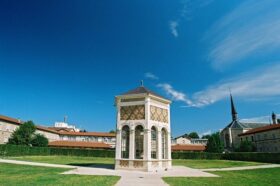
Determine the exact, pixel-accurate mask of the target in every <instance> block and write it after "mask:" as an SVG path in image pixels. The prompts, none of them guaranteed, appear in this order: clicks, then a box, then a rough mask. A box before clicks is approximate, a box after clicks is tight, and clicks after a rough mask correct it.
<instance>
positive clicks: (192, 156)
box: [172, 152, 222, 159]
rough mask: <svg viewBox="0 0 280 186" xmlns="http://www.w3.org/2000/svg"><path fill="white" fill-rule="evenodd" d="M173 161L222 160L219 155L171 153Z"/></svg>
mask: <svg viewBox="0 0 280 186" xmlns="http://www.w3.org/2000/svg"><path fill="white" fill-rule="evenodd" d="M172 158H173V159H222V154H221V153H207V152H172Z"/></svg>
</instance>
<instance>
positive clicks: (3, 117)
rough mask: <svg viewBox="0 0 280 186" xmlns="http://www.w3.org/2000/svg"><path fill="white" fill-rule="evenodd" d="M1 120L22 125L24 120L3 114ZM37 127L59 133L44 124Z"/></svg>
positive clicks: (0, 116)
mask: <svg viewBox="0 0 280 186" xmlns="http://www.w3.org/2000/svg"><path fill="white" fill-rule="evenodd" d="M0 120H2V121H6V122H10V123H13V124H16V125H21V124H23V122H22V121H20V120H19V119H15V118H10V117H8V116H3V115H0ZM35 127H36V129H38V130H42V131H47V132H51V133H55V134H58V133H57V132H56V131H54V130H51V129H48V128H47V127H43V126H39V125H35Z"/></svg>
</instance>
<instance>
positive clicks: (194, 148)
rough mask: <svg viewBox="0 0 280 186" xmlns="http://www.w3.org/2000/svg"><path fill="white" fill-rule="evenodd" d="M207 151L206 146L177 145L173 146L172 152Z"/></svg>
mask: <svg viewBox="0 0 280 186" xmlns="http://www.w3.org/2000/svg"><path fill="white" fill-rule="evenodd" d="M205 149H206V147H205V145H192V144H186V145H179V144H177V145H172V146H171V150H172V151H204V150H205Z"/></svg>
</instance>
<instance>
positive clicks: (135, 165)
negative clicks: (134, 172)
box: [133, 161, 143, 168]
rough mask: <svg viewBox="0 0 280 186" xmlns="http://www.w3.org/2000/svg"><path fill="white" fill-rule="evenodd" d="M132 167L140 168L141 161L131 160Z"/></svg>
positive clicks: (141, 165)
mask: <svg viewBox="0 0 280 186" xmlns="http://www.w3.org/2000/svg"><path fill="white" fill-rule="evenodd" d="M133 167H134V168H141V167H143V161H133Z"/></svg>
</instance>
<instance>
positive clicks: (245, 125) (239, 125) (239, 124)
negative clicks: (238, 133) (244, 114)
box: [224, 120, 268, 129]
mask: <svg viewBox="0 0 280 186" xmlns="http://www.w3.org/2000/svg"><path fill="white" fill-rule="evenodd" d="M266 125H268V124H266V123H244V122H240V121H238V120H235V121H232V122H231V123H230V124H228V126H226V128H224V129H227V128H240V129H241V128H242V129H243V128H245V129H246V128H247V129H248V128H249V129H253V128H258V127H263V126H266Z"/></svg>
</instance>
